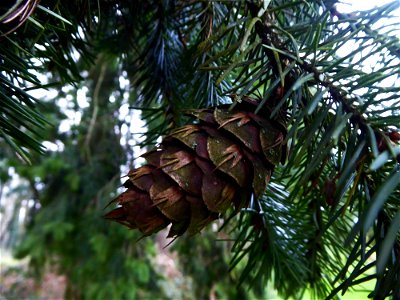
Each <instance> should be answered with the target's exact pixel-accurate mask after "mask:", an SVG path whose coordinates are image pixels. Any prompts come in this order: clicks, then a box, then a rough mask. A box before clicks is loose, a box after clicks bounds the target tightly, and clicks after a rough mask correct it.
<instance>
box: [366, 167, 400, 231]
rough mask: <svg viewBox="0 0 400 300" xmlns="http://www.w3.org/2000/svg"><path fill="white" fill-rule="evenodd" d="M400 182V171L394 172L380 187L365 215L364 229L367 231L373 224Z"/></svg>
mask: <svg viewBox="0 0 400 300" xmlns="http://www.w3.org/2000/svg"><path fill="white" fill-rule="evenodd" d="M399 184H400V171H395V172H393V173H392V174H391V175H390V176H389V177H388V178H387V179H386V180H385V182H384V183H383V184H382V185H381V186H380V187H379V189H378V190H377V191H376V192H375V194H374V196H373V197H372V199H371V205H370V206H369V208H368V211H367V213H366V215H365V218H364V221H363V229H364V231H365V232H367V231H368V229H369V228H370V227H371V226H372V224H373V223H374V221H375V220H376V218H377V216H378V213H379V211H380V210H381V209H382V206H383V205H384V203H385V201H386V200H387V198H388V197H389V196H390V195H391V193H392V192H393V191H394V189H395V188H396V187H397V186H398V185H399Z"/></svg>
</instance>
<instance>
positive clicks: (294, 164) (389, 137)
mask: <svg viewBox="0 0 400 300" xmlns="http://www.w3.org/2000/svg"><path fill="white" fill-rule="evenodd" d="M28 2H29V1H28ZM337 4H338V3H337V1H323V0H314V1H312V0H309V1H295V0H290V1H283V0H272V1H178V0H158V1H156V0H152V1H140V2H139V1H123V0H119V1H118V0H110V1H91V0H76V1H73V2H70V1H58V2H57V3H55V4H54V3H53V2H52V1H41V2H40V7H39V6H37V7H36V9H35V10H34V11H32V12H31V14H30V16H29V18H28V19H27V20H21V24H18V29H16V30H15V31H12V32H9V31H10V28H9V27H3V26H6V24H5V23H4V18H1V19H0V22H1V24H0V25H1V26H2V27H1V28H0V30H1V32H2V33H3V35H2V36H1V37H0V39H1V43H0V55H1V58H0V63H1V72H0V76H1V83H0V96H1V101H2V105H1V108H0V109H1V114H0V122H1V131H0V134H1V136H2V139H3V140H1V141H0V142H1V144H2V145H4V144H5V143H8V145H11V146H12V147H13V149H14V150H16V151H17V152H18V153H19V156H20V157H23V158H25V159H26V160H27V159H29V158H33V157H35V160H38V161H39V160H43V161H47V164H46V163H45V164H43V165H40V168H43V169H42V170H41V171H42V176H38V175H37V174H38V173H37V172H39V170H38V169H35V168H36V167H35V168H27V167H26V166H25V167H23V166H19V167H18V168H19V172H20V174H21V175H23V176H25V177H27V178H29V179H30V180H31V181H33V182H34V183H38V182H39V183H42V184H43V185H44V188H43V190H40V191H38V192H39V196H38V199H37V200H38V201H40V205H41V208H40V209H39V210H38V211H37V212H35V213H34V217H33V219H32V224H31V226H30V230H28V232H27V237H26V239H25V241H24V242H23V243H22V245H21V248H20V254H21V255H30V256H31V258H32V261H33V262H35V261H36V263H37V266H38V267H39V269H40V268H41V266H43V265H44V264H45V262H46V263H49V262H50V261H51V260H52V259H57V261H58V262H59V263H60V266H61V270H62V272H64V273H66V274H69V275H70V276H71V280H72V282H73V283H74V285H73V286H74V287H75V288H76V289H75V290H74V291H77V292H76V295H80V296H83V297H84V296H86V297H91V296H93V295H95V294H96V297H100V298H101V297H102V296H104V297H105V296H110V294H100V293H95V292H93V293H95V294H90V293H89V291H88V290H86V289H85V287H86V285H85V284H88V285H89V283H88V282H86V283H85V280H84V279H85V274H88V273H85V272H92V270H93V269H90V268H92V266H90V267H89V266H88V267H87V268H88V269H85V267H83V268H82V269H81V270H80V269H79V270H77V266H78V265H79V264H80V263H82V262H84V261H88V259H89V258H88V257H89V256H91V253H95V252H96V249H101V250H103V247H104V248H105V249H109V251H110V252H107V251H105V253H107V256H104V257H103V258H102V259H103V260H101V258H100V257H101V255H100V256H98V254H99V253H100V251H99V253H97V254H96V255H97V256H96V259H99V261H98V264H99V265H101V266H102V267H104V268H105V270H106V271H105V272H109V273H110V270H111V269H113V270H114V272H119V271H121V270H123V275H124V276H120V275H121V274H118V276H119V277H118V279H115V280H114V282H113V279H112V278H113V276H107V277H104V278H103V277H101V276H102V275H101V274H103V273H100V272H99V278H98V279H96V280H97V281H96V282H97V284H98V283H99V282H101V281H104V280H105V281H106V282H108V284H109V285H110V286H114V287H116V286H120V285H121V286H123V285H124V284H125V283H126V282H124V281H123V280H127V281H129V279H128V277H129V276H133V278H132V277H129V278H132V280H133V281H136V280H139V282H140V278H139V277H140V276H138V277H137V278H134V277H135V275H134V274H136V273H135V272H131V271H130V270H129V268H125V269H124V268H123V267H122V269H120V268H121V266H120V265H121V264H124V262H125V260H124V257H127V256H129V259H128V258H127V261H131V260H130V259H132V257H131V256H130V255H131V254H130V253H129V251H133V250H132V249H133V248H134V249H135V250H137V247H133V246H132V243H133V242H134V238H133V237H134V236H135V237H136V235H135V233H131V232H129V233H128V232H124V231H123V230H124V229H123V228H117V227H114V226H113V225H110V224H108V223H102V222H100V221H99V220H98V219H97V218H98V217H99V215H100V211H101V209H102V207H101V209H100V206H102V205H103V204H105V203H106V202H107V199H111V198H112V195H113V191H115V189H116V186H117V184H118V183H117V182H116V179H117V178H118V176H119V165H120V164H124V160H123V158H124V154H123V152H125V153H126V151H123V149H122V148H121V146H120V143H119V139H118V138H117V133H116V132H115V130H114V128H115V127H119V126H121V123H119V121H118V116H117V115H116V114H117V112H118V105H122V102H121V101H115V102H111V101H109V100H108V99H109V98H108V96H109V95H110V94H111V93H112V91H118V90H119V87H118V85H117V84H116V82H117V81H118V78H119V76H121V74H123V72H122V71H125V72H126V74H127V76H126V77H127V78H128V79H129V80H130V83H131V91H130V97H129V104H130V105H131V107H132V109H139V110H140V111H141V115H142V118H143V120H145V121H146V124H147V127H148V132H147V133H146V136H145V137H146V139H145V141H143V142H142V143H141V146H142V147H146V146H148V145H151V144H154V143H155V141H156V139H157V138H158V137H160V136H162V135H165V134H167V133H168V132H170V131H171V129H172V128H174V127H176V126H180V125H183V124H185V123H187V122H188V120H187V119H185V118H184V117H183V111H184V110H185V109H188V108H190V109H193V108H199V107H211V106H216V105H220V104H225V103H229V102H230V99H231V97H233V99H234V100H233V102H240V101H242V98H244V97H246V96H251V97H252V98H256V99H258V100H259V104H258V107H257V108H256V110H255V112H256V113H262V112H263V110H264V108H268V110H270V111H271V112H272V117H274V116H278V115H279V117H284V118H285V119H286V122H287V124H288V134H287V136H286V142H287V144H288V146H289V153H288V157H287V160H286V162H285V164H283V165H280V166H277V167H276V168H275V171H274V174H273V177H272V179H271V182H270V184H269V185H268V187H267V190H266V192H265V193H264V195H263V196H262V197H260V198H259V199H254V201H252V202H251V204H250V206H249V207H248V208H247V209H244V210H243V211H242V212H241V214H240V216H239V217H238V218H237V219H235V218H232V220H230V222H229V223H228V224H227V225H226V226H225V227H224V228H225V229H230V231H229V236H230V237H231V238H233V239H234V242H233V245H232V248H231V250H232V254H231V266H232V268H235V267H236V269H234V270H240V271H241V275H240V276H239V277H238V278H236V277H232V278H235V280H232V281H231V283H230V284H242V285H246V286H248V287H253V291H254V293H256V294H257V295H262V292H256V291H262V287H265V286H266V285H267V283H268V282H270V281H272V282H273V285H274V287H275V288H276V289H277V291H278V292H279V294H280V295H281V296H282V297H285V298H287V297H295V298H299V297H301V296H302V295H303V293H304V292H305V291H306V290H307V289H310V290H311V291H312V293H313V295H314V296H315V297H316V298H334V297H336V296H337V295H338V294H339V293H345V292H347V291H348V290H349V289H350V288H352V287H353V286H356V285H358V284H360V283H363V282H368V281H370V280H373V281H374V282H375V287H374V289H373V290H371V294H370V296H371V297H373V298H376V299H383V298H385V297H389V296H390V297H392V298H393V299H396V298H399V297H400V285H399V284H398V283H399V282H400V209H399V207H400V200H399V199H400V170H399V164H400V146H399V141H400V126H399V124H400V100H399V99H400V97H399V96H400V84H399V78H398V77H399V71H400V69H399V62H400V60H399V59H400V57H399V56H400V41H399V39H398V37H397V36H398V35H399V29H398V28H399V19H398V18H395V17H394V13H393V12H395V11H396V9H398V8H399V3H398V1H393V2H391V3H388V4H385V5H382V6H380V7H377V8H374V9H371V10H365V11H360V12H354V13H352V14H345V13H343V12H341V11H340V9H339V7H338V6H337ZM397 11H398V10H397ZM7 12H9V11H8V10H7ZM50 12H52V13H50ZM77 12H78V13H77ZM1 14H3V15H5V12H3V11H1ZM24 21H25V22H24ZM7 26H8V25H7ZM77 53H79V55H78V56H79V59H77V58H76V56H77ZM105 62H107V63H105ZM102 66H104V69H102ZM83 71H88V74H89V78H84V79H85V81H82V79H83V77H84V76H83V75H82V74H83ZM38 73H42V74H49V75H48V76H49V78H50V82H51V83H52V85H56V84H57V85H58V87H59V88H61V86H62V85H63V84H66V83H71V84H73V85H75V86H80V85H81V84H82V83H83V82H87V81H88V80H92V82H93V84H94V86H92V87H91V93H92V99H91V102H90V109H91V110H89V109H87V110H86V111H85V112H84V113H83V116H82V121H81V123H80V125H79V126H80V127H79V130H77V131H75V132H74V133H71V135H70V136H68V137H66V139H65V140H63V142H64V144H65V149H64V151H61V152H60V153H55V154H53V155H52V156H48V157H43V158H36V155H35V154H30V153H28V149H31V150H36V151H40V149H41V148H42V147H41V140H40V135H41V134H40V133H41V132H43V134H42V135H44V134H45V133H44V132H47V131H46V130H45V128H49V127H48V125H46V118H44V117H43V114H44V113H42V115H40V114H39V112H40V111H44V110H43V109H41V107H40V105H38V104H35V102H37V101H36V100H34V99H33V98H32V97H31V96H30V95H29V94H27V93H26V92H27V91H28V90H31V89H36V88H43V87H46V85H47V83H45V84H43V83H41V82H40V81H39V80H38V79H37V74H38ZM102 74H103V75H102ZM101 76H104V78H103V79H101ZM100 79H101V81H103V80H104V81H103V84H104V87H103V84H102V90H101V91H97V92H96V88H95V85H96V82H99V81H100ZM55 82H56V83H55ZM96 93H97V95H101V97H96V96H95V95H96ZM96 98H98V99H97V100H96ZM100 98H101V100H100ZM3 104H4V105H3ZM46 126H47V127H46ZM52 138H54V136H53V137H52ZM4 155H7V156H8V157H9V154H7V153H6V152H4ZM128 159H131V157H130V156H129V157H128ZM52 160H53V161H52ZM54 160H57V163H54V162H55V161H54ZM46 165H47V166H48V167H49V169H46V168H45V166H46ZM37 168H39V167H37ZM77 169H78V170H79V171H77ZM23 170H24V171H23ZM67 174H69V177H68V175H67ZM36 181H37V182H36ZM33 187H34V185H33ZM53 219H54V220H53ZM52 222H53V223H52ZM54 222H56V223H54ZM57 222H58V223H57ZM55 225H56V226H55ZM96 231H97V233H96V235H93V232H96ZM126 231H127V230H126ZM132 238H133V239H132ZM129 239H132V240H131V241H130V240H129ZM149 241H151V240H149ZM149 241H142V243H145V244H146V245H148V244H149V243H150V242H149ZM37 243H41V245H42V247H38V246H34V245H37ZM88 243H89V244H90V243H91V244H90V245H88ZM177 243H178V244H177V248H180V250H179V253H180V254H181V255H182V260H183V261H184V260H185V258H184V256H183V255H185V253H186V254H187V251H188V250H187V248H185V246H184V243H189V244H190V243H192V242H191V241H182V242H181V243H182V244H181V247H179V241H178V242H177ZM218 243H220V242H218ZM74 244H77V245H80V246H82V247H81V248H79V247H72V245H74ZM228 244H229V243H227V245H228ZM132 247H133V248H132ZM139 248H140V247H139ZM44 249H46V251H44ZM86 249H92V250H91V251H92V252H88V253H86V252H85V251H87V250H86ZM129 249H130V250H129ZM111 252H112V253H111ZM222 252H223V251H222ZM136 255H142V253H136ZM187 255H188V254H187ZM191 255H192V256H193V254H191ZM194 256H196V255H194ZM134 257H137V256H134ZM136 259H137V258H135V259H134V261H135V262H136V263H137V264H140V263H142V262H139V261H137V260H136ZM192 259H193V260H194V261H195V260H196V259H198V260H199V261H201V259H202V258H201V256H200V257H193V258H192ZM193 265H195V262H193ZM83 266H85V265H84V264H83ZM116 266H118V267H116ZM115 268H118V271H116V270H117V269H115ZM189 269H190V268H189ZM222 269H223V268H222ZM81 271H82V272H81ZM96 271H97V270H96ZM149 272H150V273H151V271H149ZM188 272H189V273H196V271H193V270H188ZM234 272H235V271H234ZM111 273H112V272H111ZM115 274H116V273H115ZM151 274H153V273H151ZM115 276H116V275H115ZM152 276H153V275H152ZM152 276H150V275H149V277H148V278H149V279H148V280H146V281H145V282H143V285H144V286H146V284H150V285H151V284H152V280H151V279H150V278H152ZM193 276H195V275H193ZM210 276H214V275H211V274H210ZM215 276H216V277H217V276H221V274H216V275H215ZM227 276H228V275H227ZM215 280H218V279H217V278H215ZM80 282H82V285H79V284H78V283H80ZM76 284H78V285H76ZM90 284H93V283H90ZM204 284H205V285H207V286H210V283H209V282H208V283H207V282H205V283H204ZM143 285H142V286H140V285H139V286H140V287H143ZM242 285H241V287H240V288H239V292H238V293H242V290H241V288H242V287H243V286H242ZM92 286H94V287H96V285H92ZM260 287H261V288H260ZM116 290H118V288H116ZM86 292H87V293H88V294H85V293H86ZM127 292H128V291H127ZM222 294H223V293H222ZM113 295H117V294H113ZM125 295H127V294H125V293H122V292H121V294H118V296H121V297H123V296H125ZM225 295H226V294H225Z"/></svg>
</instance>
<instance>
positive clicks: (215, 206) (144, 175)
mask: <svg viewBox="0 0 400 300" xmlns="http://www.w3.org/2000/svg"><path fill="white" fill-rule="evenodd" d="M256 105H257V102H256V101H254V100H252V99H250V98H247V97H246V98H245V99H243V100H242V102H241V103H236V105H235V107H234V108H233V109H231V105H221V106H218V107H216V108H214V109H202V110H194V111H191V112H189V115H191V116H193V117H195V118H196V119H197V120H198V122H197V124H194V125H186V126H183V127H180V128H178V129H176V130H175V131H173V132H172V133H171V134H170V135H169V136H167V137H166V138H165V139H164V140H163V142H162V143H161V145H160V146H159V147H157V148H156V149H155V150H153V151H150V152H148V153H146V154H144V155H143V157H144V158H146V160H147V164H146V165H144V166H142V167H139V168H137V169H133V170H131V171H130V172H129V174H128V178H129V179H128V180H127V181H126V182H125V183H124V187H126V188H127V190H126V191H125V192H123V193H122V194H121V195H119V196H118V197H117V198H116V199H114V200H113V201H112V202H117V203H118V204H119V207H118V208H116V209H114V210H112V211H110V212H109V213H107V214H106V215H105V217H106V218H107V219H111V220H114V221H117V222H119V223H122V224H124V225H127V226H128V227H130V228H138V229H139V230H140V231H141V232H142V233H143V234H144V235H146V236H147V235H151V234H153V233H155V232H157V231H159V230H161V229H163V228H165V227H166V226H168V225H169V224H170V223H172V226H171V228H170V231H169V234H168V236H169V237H175V236H180V235H182V234H183V233H185V232H186V231H187V232H188V233H189V234H190V235H193V234H196V233H198V232H199V231H200V230H201V229H202V228H204V227H205V226H206V225H207V224H209V223H210V222H211V221H213V220H215V219H216V218H217V217H218V216H219V214H221V213H224V212H225V211H226V210H227V209H228V208H229V207H231V206H232V205H233V206H234V208H235V211H236V212H238V211H239V210H240V209H241V208H243V207H246V206H247V205H248V204H249V201H250V198H251V196H252V193H254V196H255V198H258V197H259V196H260V195H261V194H262V193H263V192H264V190H265V188H266V186H267V184H268V182H269V179H270V177H271V174H272V171H273V169H274V166H275V165H277V164H278V163H279V162H280V161H282V162H284V160H285V156H286V145H285V144H284V139H285V134H286V129H285V125H284V122H283V121H277V120H271V119H270V118H268V117H265V116H268V115H269V113H268V112H266V111H262V112H261V113H260V114H257V115H256V114H255V113H254V110H255V108H256Z"/></svg>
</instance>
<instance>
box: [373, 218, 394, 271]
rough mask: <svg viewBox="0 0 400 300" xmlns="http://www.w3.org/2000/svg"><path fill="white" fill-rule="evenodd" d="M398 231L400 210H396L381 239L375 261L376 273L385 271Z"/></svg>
mask: <svg viewBox="0 0 400 300" xmlns="http://www.w3.org/2000/svg"><path fill="white" fill-rule="evenodd" d="M399 231H400V210H398V211H397V214H396V215H395V217H394V218H393V219H392V222H391V224H390V227H389V230H388V231H387V233H386V236H385V238H384V240H383V241H382V245H381V248H380V252H379V255H378V259H377V261H376V271H377V273H378V274H382V273H383V272H384V271H385V267H386V264H387V261H388V259H389V257H390V254H391V252H392V251H395V250H393V245H394V243H395V241H396V238H397V235H398V234H399Z"/></svg>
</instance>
